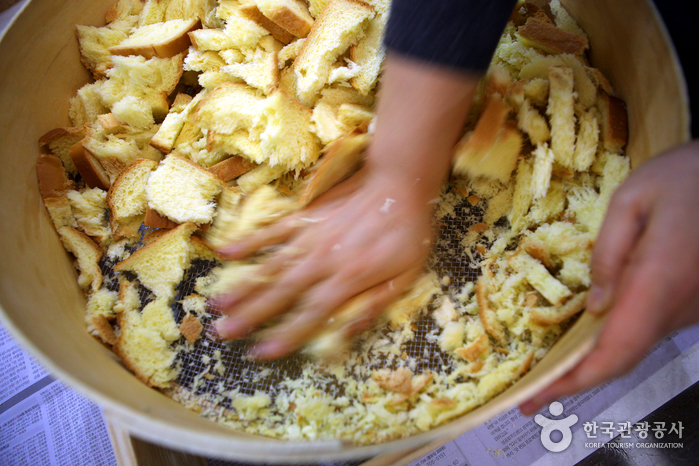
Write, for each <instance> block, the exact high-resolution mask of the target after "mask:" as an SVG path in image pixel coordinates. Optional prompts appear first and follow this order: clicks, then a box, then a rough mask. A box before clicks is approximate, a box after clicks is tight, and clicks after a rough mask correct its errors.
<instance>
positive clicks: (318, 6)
mask: <svg viewBox="0 0 699 466" xmlns="http://www.w3.org/2000/svg"><path fill="white" fill-rule="evenodd" d="M327 4H328V0H309V2H308V10H309V12H310V13H311V16H313V17H314V18H317V17H318V16H320V14H321V13H322V12H323V10H324V9H325V7H326V6H327Z"/></svg>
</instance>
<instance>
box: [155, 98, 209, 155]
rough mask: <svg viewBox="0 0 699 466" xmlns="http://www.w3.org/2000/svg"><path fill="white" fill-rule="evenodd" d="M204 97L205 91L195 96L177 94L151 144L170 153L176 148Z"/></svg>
mask: <svg viewBox="0 0 699 466" xmlns="http://www.w3.org/2000/svg"><path fill="white" fill-rule="evenodd" d="M203 98H204V93H203V92H200V93H199V94H197V96H196V97H194V98H192V97H190V96H189V95H187V94H182V93H179V94H177V96H176V97H175V100H174V102H173V103H172V106H171V107H170V112H168V114H167V116H166V117H165V120H163V123H162V124H161V125H160V128H158V131H157V132H156V133H155V134H154V135H153V137H152V138H151V140H150V143H149V144H150V145H151V147H154V148H155V149H157V150H159V151H161V152H164V153H166V154H169V153H170V152H171V151H172V150H173V149H174V148H175V145H176V142H177V140H178V138H179V136H180V133H181V132H182V130H183V129H184V126H185V124H186V123H187V120H188V118H189V116H190V115H191V113H192V111H193V110H194V108H196V106H197V105H198V104H199V102H201V100H202V99H203Z"/></svg>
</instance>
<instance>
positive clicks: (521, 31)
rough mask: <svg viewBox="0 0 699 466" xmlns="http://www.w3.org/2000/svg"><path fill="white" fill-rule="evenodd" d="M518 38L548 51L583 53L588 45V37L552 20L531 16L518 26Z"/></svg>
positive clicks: (529, 44)
mask: <svg viewBox="0 0 699 466" xmlns="http://www.w3.org/2000/svg"><path fill="white" fill-rule="evenodd" d="M517 39H519V41H520V42H522V43H523V44H524V45H526V46H528V47H537V48H539V49H541V50H543V51H544V52H547V53H554V54H555V53H569V54H571V55H581V54H582V53H583V52H584V51H585V49H586V48H587V47H588V41H587V38H586V37H584V36H581V35H579V34H576V33H574V32H568V31H565V30H563V29H561V28H558V27H556V26H554V25H553V24H552V23H551V22H550V21H544V20H542V19H539V18H534V17H530V18H528V19H527V22H526V23H524V25H523V26H520V27H519V28H517Z"/></svg>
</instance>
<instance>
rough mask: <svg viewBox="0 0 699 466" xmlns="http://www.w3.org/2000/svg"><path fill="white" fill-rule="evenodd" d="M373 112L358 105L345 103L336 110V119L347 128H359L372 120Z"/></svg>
mask: <svg viewBox="0 0 699 466" xmlns="http://www.w3.org/2000/svg"><path fill="white" fill-rule="evenodd" d="M374 116H375V114H374V112H373V111H371V109H369V108H368V107H365V106H364V105H359V104H350V103H345V104H342V105H340V108H339V109H338V110H337V119H338V120H340V121H341V122H342V123H344V124H346V125H349V126H359V125H361V124H364V123H369V122H370V121H371V120H373V119H374Z"/></svg>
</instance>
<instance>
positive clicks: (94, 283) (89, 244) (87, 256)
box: [58, 227, 102, 292]
mask: <svg viewBox="0 0 699 466" xmlns="http://www.w3.org/2000/svg"><path fill="white" fill-rule="evenodd" d="M58 233H59V235H60V237H61V242H62V243H63V246H64V247H65V248H66V251H68V252H69V253H71V254H73V255H74V256H75V257H76V259H77V262H78V270H79V271H80V276H79V277H78V285H80V286H81V287H82V288H83V289H84V290H91V291H93V292H94V291H97V290H99V288H100V286H102V271H101V270H100V265H99V263H100V259H102V249H101V248H100V247H99V246H97V245H96V244H95V242H94V241H92V240H91V239H90V238H89V237H88V236H87V235H86V234H85V233H83V232H82V231H78V230H76V229H75V228H71V227H62V228H60V229H59V230H58Z"/></svg>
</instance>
